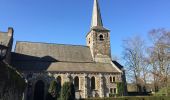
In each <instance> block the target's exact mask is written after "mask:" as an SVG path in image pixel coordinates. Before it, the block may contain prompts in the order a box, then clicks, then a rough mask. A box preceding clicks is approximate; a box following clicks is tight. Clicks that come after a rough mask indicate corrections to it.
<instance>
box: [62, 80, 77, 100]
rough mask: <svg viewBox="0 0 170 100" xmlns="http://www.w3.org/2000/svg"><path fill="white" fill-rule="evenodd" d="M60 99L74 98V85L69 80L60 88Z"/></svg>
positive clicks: (72, 99)
mask: <svg viewBox="0 0 170 100" xmlns="http://www.w3.org/2000/svg"><path fill="white" fill-rule="evenodd" d="M61 99H62V100H74V99H75V90H74V85H73V83H71V82H65V83H64V84H63V87H62V89H61Z"/></svg>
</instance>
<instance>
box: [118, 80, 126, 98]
mask: <svg viewBox="0 0 170 100" xmlns="http://www.w3.org/2000/svg"><path fill="white" fill-rule="evenodd" d="M117 89H118V90H117V92H118V95H119V96H123V93H124V84H123V83H122V82H119V83H117Z"/></svg>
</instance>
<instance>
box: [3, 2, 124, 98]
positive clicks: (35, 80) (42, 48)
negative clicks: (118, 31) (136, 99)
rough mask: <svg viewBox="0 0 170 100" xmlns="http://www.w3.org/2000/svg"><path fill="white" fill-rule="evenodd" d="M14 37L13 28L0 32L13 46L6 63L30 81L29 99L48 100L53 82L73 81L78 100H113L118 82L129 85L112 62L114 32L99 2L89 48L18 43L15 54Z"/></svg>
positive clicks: (8, 44) (6, 41)
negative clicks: (104, 20)
mask: <svg viewBox="0 0 170 100" xmlns="http://www.w3.org/2000/svg"><path fill="white" fill-rule="evenodd" d="M13 34H14V30H13V28H8V32H0V42H1V43H3V44H4V45H6V46H8V47H9V49H8V53H7V58H6V61H7V62H8V63H9V64H11V65H12V66H13V67H15V68H16V69H17V70H19V71H20V72H21V73H22V74H23V76H24V77H25V78H26V80H27V82H28V86H27V88H26V90H25V95H26V96H25V97H26V100H37V99H36V98H37V97H38V96H40V95H42V96H41V100H45V99H44V98H46V94H47V92H48V87H49V84H50V82H51V81H52V80H55V81H57V82H59V83H60V84H61V86H62V84H63V83H64V82H67V81H71V82H73V84H74V86H75V89H76V94H75V95H76V98H88V97H109V94H110V93H112V94H116V93H117V84H116V83H117V82H125V77H124V76H125V75H124V71H123V67H122V66H121V65H120V64H119V63H118V62H116V61H112V59H111V47H110V31H109V30H108V29H106V28H104V26H103V23H102V18H101V13H100V8H99V4H98V0H94V6H93V15H92V22H91V28H90V30H89V32H88V33H87V35H86V44H87V45H86V46H85V45H68V44H54V43H40V42H25V41H17V42H16V45H15V49H14V52H12V50H11V49H12V44H13ZM56 34H57V33H56ZM38 100H40V99H38Z"/></svg>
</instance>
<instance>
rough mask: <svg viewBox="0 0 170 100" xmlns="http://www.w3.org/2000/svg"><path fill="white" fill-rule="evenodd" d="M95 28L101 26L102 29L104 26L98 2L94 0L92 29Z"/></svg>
mask: <svg viewBox="0 0 170 100" xmlns="http://www.w3.org/2000/svg"><path fill="white" fill-rule="evenodd" d="M94 26H101V27H102V26H103V23H102V18H101V13H100V7H99V4H98V0H94V5H93V15H92V22H91V28H92V27H94Z"/></svg>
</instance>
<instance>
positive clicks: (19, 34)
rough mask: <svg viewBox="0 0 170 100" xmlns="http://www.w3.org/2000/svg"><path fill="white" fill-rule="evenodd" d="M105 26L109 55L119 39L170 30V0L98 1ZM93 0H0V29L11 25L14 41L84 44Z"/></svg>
mask: <svg viewBox="0 0 170 100" xmlns="http://www.w3.org/2000/svg"><path fill="white" fill-rule="evenodd" d="M99 2H100V9H101V14H102V18H103V23H104V26H105V27H106V28H108V29H110V30H111V47H112V55H115V56H118V57H120V58H121V56H122V40H124V39H126V38H128V37H132V36H135V35H140V36H141V37H143V38H145V39H147V33H148V32H149V31H150V30H151V29H155V28H166V29H168V30H169V29H170V0H99ZM92 6H93V0H0V30H1V31H7V28H8V27H9V26H11V27H13V28H14V30H15V33H14V40H15V41H14V43H15V42H16V41H33V42H49V43H59V44H76V45H86V44H85V43H86V42H85V41H86V40H85V36H86V34H87V32H88V31H89V30H90V24H91V16H92Z"/></svg>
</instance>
